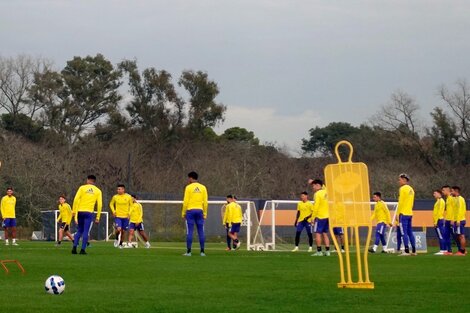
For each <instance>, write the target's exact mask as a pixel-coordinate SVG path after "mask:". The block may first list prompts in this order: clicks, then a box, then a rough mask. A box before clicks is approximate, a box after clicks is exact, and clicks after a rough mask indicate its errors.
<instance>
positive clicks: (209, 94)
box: [178, 71, 227, 135]
mask: <svg viewBox="0 0 470 313" xmlns="http://www.w3.org/2000/svg"><path fill="white" fill-rule="evenodd" d="M178 85H179V86H182V87H184V88H185V89H186V91H187V92H188V93H189V120H188V128H189V129H190V130H191V131H192V133H193V134H196V135H197V134H199V133H200V132H201V131H202V130H203V129H205V128H206V127H214V126H216V125H217V124H218V123H220V122H223V121H224V113H225V111H226V109H227V108H226V107H225V106H224V105H223V104H220V103H217V102H216V101H215V98H216V97H217V95H218V94H219V88H218V87H217V84H216V83H215V82H214V81H212V80H209V78H208V75H207V73H204V72H201V71H198V72H193V71H184V72H183V73H182V74H181V77H180V79H179V82H178Z"/></svg>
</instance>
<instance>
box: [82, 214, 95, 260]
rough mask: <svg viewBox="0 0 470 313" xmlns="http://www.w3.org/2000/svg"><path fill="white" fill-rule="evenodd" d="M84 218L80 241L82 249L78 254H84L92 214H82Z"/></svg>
mask: <svg viewBox="0 0 470 313" xmlns="http://www.w3.org/2000/svg"><path fill="white" fill-rule="evenodd" d="M84 213H85V217H84V222H83V228H84V231H83V240H82V249H81V250H80V254H86V252H85V249H86V247H87V244H88V237H89V229H90V226H91V223H93V213H91V212H84Z"/></svg>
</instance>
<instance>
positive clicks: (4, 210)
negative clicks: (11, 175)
mask: <svg viewBox="0 0 470 313" xmlns="http://www.w3.org/2000/svg"><path fill="white" fill-rule="evenodd" d="M15 208H16V197H15V196H14V195H13V188H12V187H8V188H7V195H6V196H4V197H3V198H2V201H1V202H0V213H1V214H2V219H3V222H2V225H3V228H4V230H5V245H7V246H8V237H9V236H8V233H9V232H11V238H12V239H11V244H12V245H14V246H17V245H18V244H17V243H16V214H15Z"/></svg>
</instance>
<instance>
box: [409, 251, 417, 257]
mask: <svg viewBox="0 0 470 313" xmlns="http://www.w3.org/2000/svg"><path fill="white" fill-rule="evenodd" d="M410 255H411V256H417V255H418V253H416V252H411V253H410Z"/></svg>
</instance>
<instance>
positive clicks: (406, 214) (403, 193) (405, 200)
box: [397, 174, 416, 256]
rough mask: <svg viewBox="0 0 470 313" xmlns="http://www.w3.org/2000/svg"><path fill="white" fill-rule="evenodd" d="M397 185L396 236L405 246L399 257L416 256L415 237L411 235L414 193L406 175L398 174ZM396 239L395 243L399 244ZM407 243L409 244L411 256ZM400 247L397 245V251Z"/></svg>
mask: <svg viewBox="0 0 470 313" xmlns="http://www.w3.org/2000/svg"><path fill="white" fill-rule="evenodd" d="M398 183H399V185H400V188H399V191H398V206H397V216H398V225H399V228H400V229H399V231H397V236H399V235H401V236H403V244H404V245H405V252H403V253H402V254H400V255H401V256H409V255H416V241H415V235H414V234H413V224H412V220H413V205H414V201H415V191H414V190H413V188H412V187H411V186H410V185H409V183H410V177H409V176H408V175H407V174H400V175H399V176H398ZM398 239H401V238H397V242H399V240H398ZM408 242H409V243H411V254H410V248H409V246H408ZM399 248H400V246H398V245H397V249H399Z"/></svg>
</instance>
